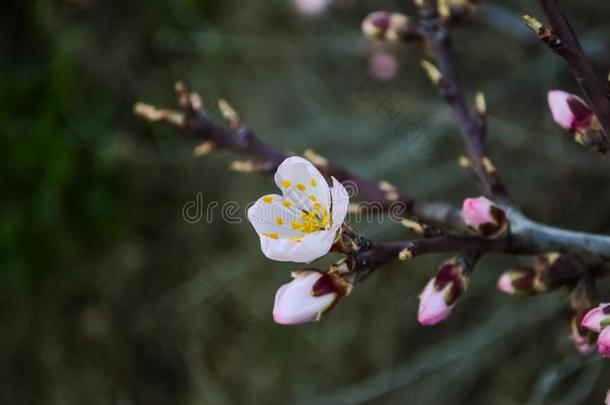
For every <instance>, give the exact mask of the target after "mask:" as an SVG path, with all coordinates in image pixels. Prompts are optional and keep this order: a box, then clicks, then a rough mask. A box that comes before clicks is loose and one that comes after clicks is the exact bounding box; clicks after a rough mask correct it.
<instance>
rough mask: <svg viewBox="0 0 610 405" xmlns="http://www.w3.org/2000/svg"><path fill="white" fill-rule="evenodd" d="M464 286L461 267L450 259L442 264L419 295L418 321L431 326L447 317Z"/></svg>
mask: <svg viewBox="0 0 610 405" xmlns="http://www.w3.org/2000/svg"><path fill="white" fill-rule="evenodd" d="M466 287H467V279H466V277H465V276H464V275H463V273H462V269H461V268H460V267H459V266H458V265H456V264H455V263H454V262H452V261H449V262H447V263H445V264H443V266H442V267H441V268H440V269H439V271H438V273H437V275H436V276H435V277H434V278H433V279H432V280H430V281H429V282H428V284H427V285H426V288H424V291H423V292H422V293H421V295H420V296H419V311H418V314H417V320H418V321H419V323H420V324H422V325H425V326H431V325H436V324H437V323H439V322H442V321H444V320H445V319H447V317H448V316H449V315H450V314H451V311H452V310H453V307H455V304H456V303H457V300H458V298H459V297H460V296H461V295H462V293H463V292H464V291H465V290H466Z"/></svg>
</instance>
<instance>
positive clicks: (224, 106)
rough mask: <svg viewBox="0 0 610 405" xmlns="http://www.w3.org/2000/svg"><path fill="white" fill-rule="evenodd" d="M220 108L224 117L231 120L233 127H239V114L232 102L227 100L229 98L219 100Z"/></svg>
mask: <svg viewBox="0 0 610 405" xmlns="http://www.w3.org/2000/svg"><path fill="white" fill-rule="evenodd" d="M218 108H219V109H220V112H221V113H222V116H223V117H224V119H226V120H227V121H229V125H230V126H231V128H237V127H238V126H239V115H237V113H236V112H235V110H234V109H233V107H231V104H229V103H228V102H227V100H224V99H220V100H218Z"/></svg>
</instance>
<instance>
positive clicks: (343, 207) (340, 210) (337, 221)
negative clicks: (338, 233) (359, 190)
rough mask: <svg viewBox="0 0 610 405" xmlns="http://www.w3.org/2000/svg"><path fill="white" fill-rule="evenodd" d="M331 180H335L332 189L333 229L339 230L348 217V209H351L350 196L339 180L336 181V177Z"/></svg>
mask: <svg viewBox="0 0 610 405" xmlns="http://www.w3.org/2000/svg"><path fill="white" fill-rule="evenodd" d="M331 178H332V180H333V186H332V187H331V189H330V194H331V198H332V208H333V212H332V221H333V222H332V224H333V225H332V229H339V227H340V226H341V225H342V224H343V221H344V220H345V216H346V215H347V209H348V208H349V194H348V192H347V190H346V189H345V187H343V184H341V182H340V181H339V180H337V179H335V178H334V177H331Z"/></svg>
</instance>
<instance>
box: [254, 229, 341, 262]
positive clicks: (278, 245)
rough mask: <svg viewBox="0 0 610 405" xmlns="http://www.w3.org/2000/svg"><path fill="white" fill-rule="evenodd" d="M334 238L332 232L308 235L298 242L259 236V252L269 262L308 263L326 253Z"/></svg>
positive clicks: (334, 234) (334, 232)
mask: <svg viewBox="0 0 610 405" xmlns="http://www.w3.org/2000/svg"><path fill="white" fill-rule="evenodd" d="M335 236H336V231H333V230H328V231H318V232H313V233H309V234H307V235H305V236H303V238H301V239H299V241H298V242H297V241H294V240H291V239H287V238H279V239H273V238H268V237H264V236H261V238H260V240H261V250H262V251H263V254H264V255H265V256H266V257H268V258H269V259H271V260H277V261H279V262H295V263H310V262H312V261H314V260H316V259H318V258H320V257H322V256H324V255H325V254H326V253H328V251H329V250H330V248H331V246H332V245H333V243H334V242H335Z"/></svg>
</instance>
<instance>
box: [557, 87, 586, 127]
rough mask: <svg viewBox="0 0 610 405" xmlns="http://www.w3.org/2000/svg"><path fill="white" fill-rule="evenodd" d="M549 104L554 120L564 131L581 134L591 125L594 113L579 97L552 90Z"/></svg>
mask: <svg viewBox="0 0 610 405" xmlns="http://www.w3.org/2000/svg"><path fill="white" fill-rule="evenodd" d="M548 102H549V108H550V109H551V114H553V119H554V120H555V122H556V123H557V124H558V125H559V126H561V127H562V128H563V129H567V130H569V131H571V132H581V131H583V130H585V129H587V128H588V127H589V126H590V125H591V121H592V120H593V117H594V115H593V112H592V111H591V109H590V108H589V106H588V105H587V103H585V102H584V100H583V99H581V98H580V97H578V96H577V95H575V94H570V93H566V92H565V91H561V90H552V91H549V94H548Z"/></svg>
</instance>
